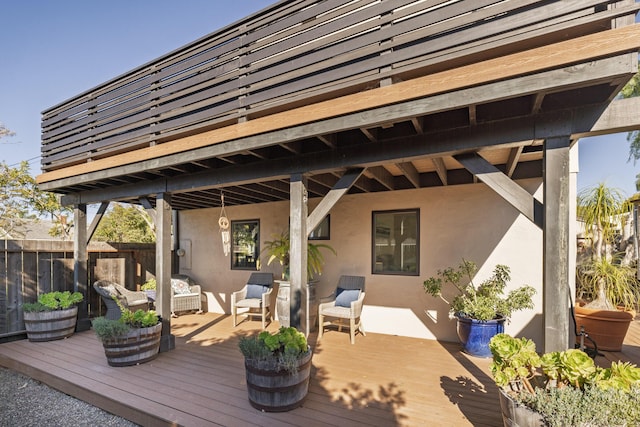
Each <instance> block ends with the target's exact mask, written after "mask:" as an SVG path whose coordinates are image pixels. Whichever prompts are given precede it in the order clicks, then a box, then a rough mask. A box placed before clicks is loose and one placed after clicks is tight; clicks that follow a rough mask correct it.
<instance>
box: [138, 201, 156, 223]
mask: <svg viewBox="0 0 640 427" xmlns="http://www.w3.org/2000/svg"><path fill="white" fill-rule="evenodd" d="M138 200H139V201H140V204H141V205H142V207H143V208H144V209H145V211H146V212H147V215H149V217H150V218H151V221H153V223H154V224H155V223H156V210H155V209H154V208H153V206H152V205H151V202H150V201H149V198H148V197H138Z"/></svg>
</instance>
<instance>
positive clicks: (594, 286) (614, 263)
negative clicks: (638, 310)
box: [576, 257, 640, 310]
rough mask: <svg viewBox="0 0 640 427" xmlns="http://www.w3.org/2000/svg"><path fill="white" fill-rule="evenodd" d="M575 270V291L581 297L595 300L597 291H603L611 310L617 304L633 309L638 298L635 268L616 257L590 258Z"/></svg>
mask: <svg viewBox="0 0 640 427" xmlns="http://www.w3.org/2000/svg"><path fill="white" fill-rule="evenodd" d="M576 270H577V272H576V292H577V294H578V295H580V297H581V298H584V299H587V300H596V299H597V297H598V292H600V291H603V292H604V296H605V299H606V301H607V302H610V303H611V304H610V306H609V309H611V310H613V309H615V307H618V306H622V307H625V308H626V309H634V308H635V307H636V304H637V301H638V300H640V283H639V282H638V280H637V278H636V269H635V268H632V267H629V266H625V265H621V264H620V260H618V259H617V258H616V257H614V259H613V260H609V259H607V258H602V259H600V260H590V261H589V262H586V263H583V264H581V265H578V267H577V269H576ZM600 287H602V289H600Z"/></svg>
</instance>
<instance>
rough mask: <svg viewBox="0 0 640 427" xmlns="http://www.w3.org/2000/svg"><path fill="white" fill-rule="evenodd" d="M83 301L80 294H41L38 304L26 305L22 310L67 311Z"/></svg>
mask: <svg viewBox="0 0 640 427" xmlns="http://www.w3.org/2000/svg"><path fill="white" fill-rule="evenodd" d="M82 300H83V296H82V294H81V293H80V292H73V293H71V292H70V291H64V292H60V291H55V292H47V293H45V294H40V296H39V297H38V301H37V302H30V303H24V304H23V305H22V309H23V310H24V311H26V312H34V311H53V310H65V309H67V308H69V307H71V306H72V305H75V304H78V303H79V302H81V301H82Z"/></svg>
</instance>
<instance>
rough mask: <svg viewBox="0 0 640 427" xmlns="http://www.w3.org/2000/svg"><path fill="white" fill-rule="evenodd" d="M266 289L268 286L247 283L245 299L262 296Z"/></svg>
mask: <svg viewBox="0 0 640 427" xmlns="http://www.w3.org/2000/svg"><path fill="white" fill-rule="evenodd" d="M268 290H269V287H268V286H262V285H252V284H248V285H247V296H246V298H247V299H250V298H262V294H264V293H265V292H267V291H268Z"/></svg>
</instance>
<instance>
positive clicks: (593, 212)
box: [577, 183, 630, 259]
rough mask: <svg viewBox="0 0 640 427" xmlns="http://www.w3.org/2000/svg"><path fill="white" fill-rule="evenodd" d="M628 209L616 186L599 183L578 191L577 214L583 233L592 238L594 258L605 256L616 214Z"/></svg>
mask: <svg viewBox="0 0 640 427" xmlns="http://www.w3.org/2000/svg"><path fill="white" fill-rule="evenodd" d="M629 210H630V205H629V203H628V202H627V198H626V197H625V196H624V194H623V193H622V191H621V190H619V189H617V188H611V187H607V186H606V185H605V184H604V183H600V184H598V185H595V186H593V187H588V188H585V189H583V190H581V191H580V193H579V194H578V206H577V214H578V218H580V219H581V220H582V221H584V228H585V234H586V235H587V236H590V237H592V238H593V244H592V249H593V253H594V256H595V258H596V259H600V258H604V257H606V254H607V248H608V247H609V246H611V245H612V244H613V242H614V239H615V237H616V229H617V219H618V216H619V215H621V214H623V213H626V212H629Z"/></svg>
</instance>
